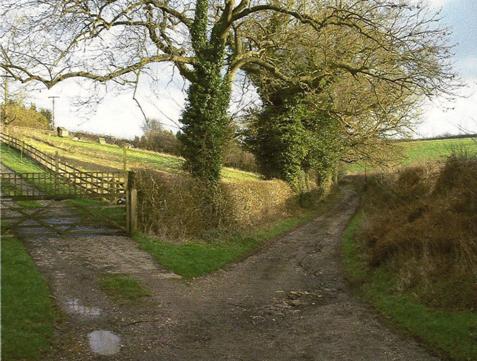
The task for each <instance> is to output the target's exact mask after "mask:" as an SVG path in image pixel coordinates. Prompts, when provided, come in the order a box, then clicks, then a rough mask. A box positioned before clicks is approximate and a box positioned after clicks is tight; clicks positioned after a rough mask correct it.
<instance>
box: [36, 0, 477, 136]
mask: <svg viewBox="0 0 477 361" xmlns="http://www.w3.org/2000/svg"><path fill="white" fill-rule="evenodd" d="M429 2H430V3H431V5H432V6H433V7H435V8H438V9H442V17H443V22H444V23H445V24H446V25H448V26H449V27H450V28H451V30H452V32H453V35H452V41H453V43H455V44H456V47H455V49H454V50H455V58H454V64H455V68H456V70H457V71H458V73H459V75H460V77H461V79H462V80H463V81H464V83H465V84H466V87H465V88H464V89H463V90H462V95H463V96H464V97H462V98H459V99H457V100H456V101H454V102H453V103H452V104H449V103H447V102H445V101H444V99H442V98H437V99H434V100H433V101H432V102H428V103H427V104H426V105H425V107H424V109H423V116H422V120H421V124H419V125H418V126H417V128H416V136H417V137H421V136H436V135H441V134H444V133H451V134H456V133H459V129H462V128H463V129H466V130H468V131H469V132H473V133H477V1H476V0H429ZM163 71H164V72H167V68H164V69H163ZM169 80H170V79H169V78H168V79H165V81H164V82H163V83H162V82H161V84H160V86H159V87H157V86H156V87H155V89H160V90H156V91H155V93H153V92H151V90H150V89H148V87H141V88H140V91H139V92H138V95H137V97H138V98H139V100H140V102H141V104H142V105H143V108H144V110H145V112H146V114H147V115H148V116H151V117H156V118H159V119H160V120H161V121H162V122H163V123H165V124H168V125H169V126H170V128H171V129H173V130H177V127H176V126H175V124H174V122H173V120H177V119H178V117H179V114H180V112H181V109H182V107H183V104H184V96H183V83H182V81H181V80H180V79H179V78H176V79H174V81H172V82H169ZM85 91H86V92H87V90H85V89H83V88H82V86H81V82H80V81H73V80H72V81H67V82H65V83H63V84H59V85H57V86H55V87H54V88H53V89H51V90H49V91H47V90H43V91H41V92H38V93H37V94H36V96H35V99H34V101H35V102H36V103H37V104H38V105H40V106H43V107H51V103H50V100H49V99H48V96H51V95H60V96H61V98H60V99H58V100H57V107H56V109H57V111H56V119H57V123H58V125H61V126H65V127H67V128H69V129H72V130H75V129H81V130H87V131H92V132H98V133H105V134H112V135H115V136H122V137H132V136H134V135H140V134H141V123H142V121H143V116H142V113H141V111H140V110H139V108H138V107H137V105H136V103H135V102H134V101H133V100H132V94H131V93H123V94H107V95H106V96H105V97H104V99H103V100H102V101H101V103H100V104H99V105H98V107H97V109H96V111H95V112H91V111H89V112H86V111H84V110H82V109H80V110H76V111H72V106H71V104H72V102H73V101H74V100H75V99H77V98H78V95H79V94H81V93H85ZM449 108H452V110H449Z"/></svg>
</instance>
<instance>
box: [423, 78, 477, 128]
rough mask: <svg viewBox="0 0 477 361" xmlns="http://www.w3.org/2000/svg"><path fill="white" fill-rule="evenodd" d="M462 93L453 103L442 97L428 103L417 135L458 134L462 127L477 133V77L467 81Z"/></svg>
mask: <svg viewBox="0 0 477 361" xmlns="http://www.w3.org/2000/svg"><path fill="white" fill-rule="evenodd" d="M462 95H463V96H462V97H460V98H457V99H456V100H455V101H454V102H453V103H452V104H449V103H448V102H446V101H445V99H443V98H442V97H441V98H437V99H435V100H434V101H433V102H432V103H431V102H430V103H428V104H426V106H425V108H424V114H423V117H422V123H421V124H420V125H419V126H418V127H417V135H418V136H420V137H430V136H437V135H442V134H445V133H450V134H458V133H461V129H465V130H466V131H467V132H470V133H477V78H474V79H469V80H468V81H467V86H466V88H465V89H464V90H463V91H462ZM447 108H450V109H447Z"/></svg>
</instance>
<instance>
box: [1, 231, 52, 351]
mask: <svg viewBox="0 0 477 361" xmlns="http://www.w3.org/2000/svg"><path fill="white" fill-rule="evenodd" d="M2 233H3V232H2ZM1 250H2V257H1V258H2V277H1V279H2V291H1V294H2V325H1V326H2V356H3V359H5V360H34V359H41V357H40V356H41V355H42V353H43V352H45V351H46V350H48V348H49V347H50V345H51V342H52V337H53V331H54V330H53V324H54V321H55V318H56V314H55V309H54V306H53V302H52V300H51V298H50V294H49V290H48V287H47V285H46V282H45V280H44V279H43V277H42V276H41V274H40V273H39V272H38V270H37V268H36V267H35V265H34V263H33V261H32V259H31V258H30V256H29V255H28V253H27V252H26V250H25V248H24V247H23V245H22V243H21V242H20V241H19V240H18V239H16V238H15V237H13V236H11V235H6V234H2V242H1Z"/></svg>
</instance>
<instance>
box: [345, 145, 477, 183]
mask: <svg viewBox="0 0 477 361" xmlns="http://www.w3.org/2000/svg"><path fill="white" fill-rule="evenodd" d="M454 152H466V153H468V154H469V155H473V154H477V137H473V136H468V137H452V138H446V139H422V140H412V141H402V142H397V143H396V160H395V162H394V166H402V165H404V166H410V165H418V164H420V163H423V162H427V161H443V160H445V159H446V158H447V157H448V156H449V155H451V154H452V153H454ZM365 168H366V169H367V170H368V171H369V170H372V169H374V168H375V167H373V166H371V165H369V164H368V165H366V164H364V163H356V164H352V165H349V166H347V167H346V172H347V173H351V174H353V173H361V172H363V171H364V170H365Z"/></svg>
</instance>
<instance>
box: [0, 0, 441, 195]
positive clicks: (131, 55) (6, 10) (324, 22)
mask: <svg viewBox="0 0 477 361" xmlns="http://www.w3.org/2000/svg"><path fill="white" fill-rule="evenodd" d="M363 4H365V5H363ZM412 4H414V2H413V1H405V0H369V1H365V2H364V1H361V0H350V1H342V0H323V1H319V2H317V1H311V0H310V1H309V0H295V1H292V0H240V1H238V0H188V1H179V0H3V1H2V3H1V5H0V13H1V17H2V18H1V20H2V25H1V28H0V39H1V47H0V51H1V65H0V66H1V68H3V69H4V70H5V71H6V72H7V73H8V74H9V75H10V76H12V77H13V78H14V79H16V80H18V81H20V82H22V83H28V82H41V83H43V84H44V85H46V86H47V87H49V88H50V87H52V86H54V85H55V84H57V83H59V82H61V81H64V80H67V79H70V78H77V77H83V78H88V79H92V80H94V81H99V82H108V81H112V82H116V83H118V84H121V85H126V86H127V85H131V86H134V84H135V83H136V82H137V79H138V77H139V76H140V74H143V73H145V74H150V75H151V76H153V75H154V72H155V67H154V64H157V63H163V62H169V63H172V64H173V65H174V66H175V68H176V69H177V70H178V71H179V72H180V74H181V75H182V76H183V77H184V78H185V79H186V80H187V81H188V82H189V88H188V102H187V105H186V109H185V110H184V112H183V115H182V119H181V122H182V124H183V128H182V142H183V144H184V147H183V152H184V156H185V157H186V160H187V162H186V165H187V167H188V169H189V170H190V171H191V173H192V174H193V175H194V176H197V177H199V178H200V179H202V180H204V181H206V182H207V183H208V184H210V185H212V186H214V185H216V184H217V181H218V179H219V177H220V169H221V165H222V157H223V151H224V149H223V148H224V146H225V144H226V142H225V138H226V136H227V127H228V123H229V122H230V118H229V117H228V116H227V109H228V106H229V102H230V93H231V84H232V82H233V81H234V79H235V77H236V74H237V72H238V71H239V70H240V69H241V68H243V67H246V66H249V67H250V66H254V67H256V68H257V69H261V70H262V71H265V72H266V73H267V74H269V76H270V77H271V79H279V80H281V81H285V82H287V84H290V86H291V87H302V86H307V85H310V84H318V85H319V84H320V83H322V82H326V81H327V80H328V79H329V77H330V76H334V75H335V73H336V72H338V71H339V72H344V73H347V74H349V75H351V76H357V75H362V76H363V77H364V78H366V77H369V78H372V77H381V78H383V79H384V80H385V81H386V82H388V83H389V84H396V86H397V87H398V88H400V89H409V91H412V92H416V93H417V94H425V95H431V94H433V93H435V92H439V91H442V90H444V88H445V84H446V79H444V78H442V77H436V78H435V79H434V78H432V77H429V78H425V79H423V80H422V79H421V78H420V77H419V75H418V74H416V76H412V74H413V72H412V67H413V66H415V65H416V64H417V63H418V62H419V61H420V60H419V56H418V55H419V52H426V51H427V52H432V51H436V52H438V53H439V56H444V57H445V54H444V53H443V52H444V51H445V49H444V48H441V47H437V48H434V47H432V46H431V47H427V48H422V47H421V45H422V39H430V40H432V36H436V37H437V38H439V37H442V36H445V30H442V29H440V28H438V27H435V26H434V22H435V21H436V19H435V18H434V17H424V16H423V14H422V13H421V11H420V10H419V8H418V6H414V5H412ZM317 9H319V11H320V14H322V16H320V17H317V18H316V17H314V15H313V14H314V13H316V11H317ZM270 14H279V15H281V17H282V19H283V21H284V22H286V23H287V24H301V26H303V29H306V30H305V33H306V34H307V36H308V37H309V38H314V39H316V41H315V44H316V45H317V46H319V45H320V44H322V42H323V41H324V40H325V38H326V31H327V29H330V28H333V27H341V28H344V29H346V32H350V33H353V34H354V36H355V38H356V41H357V42H359V41H361V40H365V39H368V40H369V44H370V45H369V46H373V47H375V48H376V51H381V52H389V54H394V55H396V56H400V57H401V58H404V57H407V58H409V62H408V64H409V68H408V69H404V71H395V72H393V71H388V72H386V73H380V71H378V70H376V67H375V66H374V65H373V63H372V62H370V61H366V59H363V61H362V62H354V63H352V64H350V63H349V62H347V60H348V59H344V61H343V62H335V63H334V65H333V67H332V68H330V69H327V70H326V71H325V72H319V73H308V72H300V71H298V72H297V71H292V72H290V71H288V69H286V68H283V67H281V66H278V64H277V63H276V59H275V55H276V54H277V51H276V50H277V49H280V47H281V45H280V44H279V43H278V42H277V40H278V39H280V37H277V38H276V39H275V38H274V36H275V35H277V34H274V33H271V34H267V33H266V32H265V33H261V32H258V31H250V29H258V28H260V23H261V21H262V20H264V19H266V18H268V17H269V16H270ZM423 33H424V34H426V35H425V36H422V34H423ZM382 39H385V40H386V41H382ZM328 41H332V39H328ZM323 44H324V43H323ZM390 47H391V48H390ZM270 49H272V50H274V51H269V50H270ZM361 56H362V55H361V54H360V53H357V54H356V58H358V59H359V57H361ZM292 60H293V59H292V58H291V61H292ZM368 60H369V59H368ZM402 65H403V64H399V66H402ZM428 65H429V66H431V64H422V67H426V66H428ZM390 66H391V65H390ZM396 70H397V69H396ZM410 75H411V76H410Z"/></svg>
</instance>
